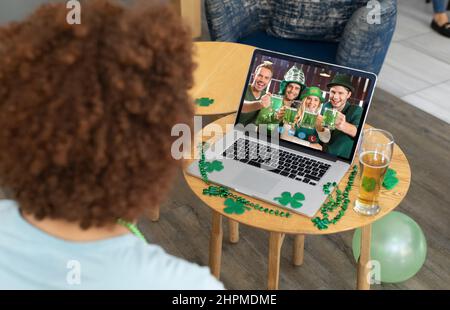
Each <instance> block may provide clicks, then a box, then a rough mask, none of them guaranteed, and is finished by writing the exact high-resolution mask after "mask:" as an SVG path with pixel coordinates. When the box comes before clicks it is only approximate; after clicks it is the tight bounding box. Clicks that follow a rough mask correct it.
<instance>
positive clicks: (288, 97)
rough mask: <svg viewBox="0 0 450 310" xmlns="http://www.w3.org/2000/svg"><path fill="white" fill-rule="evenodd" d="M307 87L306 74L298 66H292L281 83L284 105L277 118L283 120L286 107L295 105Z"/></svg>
mask: <svg viewBox="0 0 450 310" xmlns="http://www.w3.org/2000/svg"><path fill="white" fill-rule="evenodd" d="M305 88H306V84H305V74H304V73H303V71H302V70H301V69H299V68H298V67H297V66H295V65H294V66H292V68H290V69H289V70H288V72H286V74H285V75H284V79H283V81H282V82H281V84H280V92H279V94H280V95H282V96H283V106H282V107H281V109H280V110H279V111H278V113H277V114H276V118H277V119H278V120H279V121H281V120H282V119H283V117H284V112H285V111H286V108H290V107H294V108H298V107H297V106H295V104H294V102H295V101H296V100H298V99H299V98H300V94H301V93H302V91H303V90H304V89H305Z"/></svg>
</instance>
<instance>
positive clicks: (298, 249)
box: [293, 235, 305, 266]
mask: <svg viewBox="0 0 450 310" xmlns="http://www.w3.org/2000/svg"><path fill="white" fill-rule="evenodd" d="M304 250H305V235H295V239H294V257H293V261H294V265H295V266H301V265H302V264H303V256H304Z"/></svg>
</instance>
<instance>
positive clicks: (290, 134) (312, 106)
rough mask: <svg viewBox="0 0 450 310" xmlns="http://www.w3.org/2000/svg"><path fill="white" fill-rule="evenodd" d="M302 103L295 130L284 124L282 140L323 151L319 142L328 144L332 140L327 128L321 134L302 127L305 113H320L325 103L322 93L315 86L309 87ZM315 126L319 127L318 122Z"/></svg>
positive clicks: (295, 122)
mask: <svg viewBox="0 0 450 310" xmlns="http://www.w3.org/2000/svg"><path fill="white" fill-rule="evenodd" d="M301 101H302V102H301V105H300V107H299V108H298V111H297V115H296V116H295V120H294V128H293V129H292V128H291V125H290V124H284V127H283V130H282V134H281V138H282V139H284V140H289V141H291V142H295V143H299V144H303V145H306V146H309V147H312V148H315V149H318V150H322V145H320V144H319V140H320V141H322V142H328V141H329V140H330V131H329V130H328V129H327V128H325V130H323V131H322V132H320V134H319V133H318V132H317V130H316V129H315V128H304V127H302V126H301V121H302V117H303V112H304V111H305V110H306V111H308V112H311V113H319V112H320V106H321V104H322V103H323V101H324V99H323V97H322V91H321V90H320V88H318V87H315V86H311V87H308V88H307V89H306V90H305V91H304V92H303V94H302V96H301ZM315 126H316V127H317V126H318V124H317V122H316V125H315Z"/></svg>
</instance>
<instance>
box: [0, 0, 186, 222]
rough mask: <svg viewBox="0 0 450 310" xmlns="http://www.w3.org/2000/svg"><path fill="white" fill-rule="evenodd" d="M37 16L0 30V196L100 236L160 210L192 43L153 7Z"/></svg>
mask: <svg viewBox="0 0 450 310" xmlns="http://www.w3.org/2000/svg"><path fill="white" fill-rule="evenodd" d="M67 13H68V10H67V9H66V7H65V4H48V5H44V6H42V7H40V8H39V9H38V10H37V11H36V12H35V13H34V14H32V15H31V16H30V17H29V18H28V19H27V20H25V21H23V22H20V23H14V24H10V25H8V26H6V27H4V28H2V29H0V128H1V129H0V150H1V151H0V186H1V187H3V188H5V189H7V190H9V191H10V192H11V193H12V194H13V196H14V197H13V198H14V199H16V200H17V201H18V203H19V204H20V208H21V210H22V211H23V212H25V213H27V214H31V215H34V216H35V217H36V218H37V219H38V220H40V219H44V218H51V219H63V220H67V221H69V222H76V223H79V225H80V227H82V228H84V229H87V228H89V227H91V226H98V227H101V226H107V225H110V224H113V223H115V222H116V221H117V219H118V218H123V219H125V220H134V219H136V218H137V217H139V216H140V215H142V214H143V213H144V212H145V211H146V209H148V208H151V207H155V206H157V205H158V204H159V203H160V202H161V200H162V198H164V196H165V194H166V193H167V190H168V187H169V184H170V183H171V181H172V179H173V175H174V172H175V171H174V170H176V167H177V166H179V163H178V162H176V161H175V160H174V159H173V158H172V156H171V152H170V149H171V145H172V142H173V140H174V138H173V137H171V129H172V127H173V125H174V124H176V123H184V124H189V125H191V122H192V118H193V113H194V112H193V104H192V101H191V99H190V97H189V95H188V90H189V88H191V87H192V84H193V78H192V72H193V69H194V63H193V61H192V48H193V47H192V40H191V36H190V32H189V30H188V29H187V28H186V27H185V26H184V25H183V24H182V22H181V18H180V17H179V16H178V15H177V14H176V12H174V11H173V9H172V8H171V7H169V6H164V5H161V4H153V5H146V6H145V7H142V6H139V7H135V8H132V9H130V8H127V7H124V6H122V5H119V4H117V3H115V2H111V1H106V0H95V1H92V0H90V1H86V2H82V15H81V16H82V23H81V25H69V24H68V23H67V22H66V15H67Z"/></svg>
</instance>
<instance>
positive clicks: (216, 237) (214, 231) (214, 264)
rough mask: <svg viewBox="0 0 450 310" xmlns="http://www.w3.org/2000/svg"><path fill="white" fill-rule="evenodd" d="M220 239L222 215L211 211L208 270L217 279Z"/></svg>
mask: <svg viewBox="0 0 450 310" xmlns="http://www.w3.org/2000/svg"><path fill="white" fill-rule="evenodd" d="M222 239H223V230H222V215H221V214H220V213H218V212H216V211H212V226H211V238H210V239H209V268H210V269H211V273H212V274H213V275H214V276H215V277H216V278H217V279H219V278H220V261H221V258H222Z"/></svg>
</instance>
